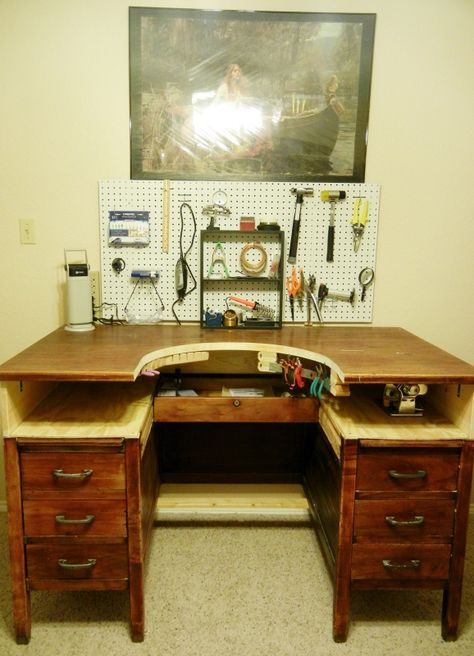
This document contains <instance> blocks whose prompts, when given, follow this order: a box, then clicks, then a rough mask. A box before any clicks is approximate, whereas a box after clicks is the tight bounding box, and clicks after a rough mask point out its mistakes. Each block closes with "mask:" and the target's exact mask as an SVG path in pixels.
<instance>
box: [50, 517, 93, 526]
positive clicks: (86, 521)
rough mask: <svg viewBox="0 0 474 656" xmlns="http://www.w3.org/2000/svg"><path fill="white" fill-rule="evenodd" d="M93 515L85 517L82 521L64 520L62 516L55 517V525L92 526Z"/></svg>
mask: <svg viewBox="0 0 474 656" xmlns="http://www.w3.org/2000/svg"><path fill="white" fill-rule="evenodd" d="M94 519H95V515H86V516H85V517H84V518H83V519H66V517H65V516H64V515H56V524H92V522H93V521H94Z"/></svg>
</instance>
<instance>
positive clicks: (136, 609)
mask: <svg viewBox="0 0 474 656" xmlns="http://www.w3.org/2000/svg"><path fill="white" fill-rule="evenodd" d="M125 467H126V476H127V531H128V586H129V602H130V632H131V638H132V641H133V642H142V641H143V639H144V633H145V617H144V616H145V606H144V580H143V577H144V571H143V570H144V551H145V548H144V544H143V532H142V524H141V496H140V440H138V439H129V440H126V442H125Z"/></svg>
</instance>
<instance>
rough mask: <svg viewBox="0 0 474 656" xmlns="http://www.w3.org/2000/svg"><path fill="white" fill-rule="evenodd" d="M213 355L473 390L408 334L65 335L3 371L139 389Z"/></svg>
mask: <svg viewBox="0 0 474 656" xmlns="http://www.w3.org/2000/svg"><path fill="white" fill-rule="evenodd" d="M213 351H255V352H256V354H257V353H258V352H259V351H272V352H277V353H281V354H288V355H293V356H298V357H300V358H303V359H308V360H312V361H319V362H322V363H323V364H327V365H328V366H329V367H330V368H331V369H332V370H333V371H334V372H335V373H336V374H337V375H338V376H339V378H340V379H341V381H343V382H344V383H348V384H349V383H371V382H385V383H389V382H399V383H400V382H410V381H417V382H425V383H443V382H446V383H448V382H451V383H474V367H473V366H472V365H470V364H468V363H466V362H463V361H462V360H460V359H458V358H456V357H454V356H452V355H450V354H449V353H447V352H445V351H443V350H442V349H439V348H437V347H436V346H434V345H432V344H430V343H429V342H426V341H425V340H423V339H420V338H419V337H416V336H415V335H413V334H411V333H409V332H407V331H405V330H403V329H402V328H389V327H374V326H314V327H305V326H284V327H283V328H282V329H281V330H239V329H231V328H230V329H222V330H209V329H203V328H200V327H199V326H196V325H186V326H176V325H174V324H172V325H164V324H163V325H161V324H160V325H159V326H98V327H97V328H96V330H94V331H91V332H88V333H83V334H79V333H78V334H76V333H72V332H67V331H65V330H64V329H62V328H59V329H58V330H56V331H54V332H52V333H51V334H49V335H47V336H46V337H44V338H43V339H41V340H40V341H38V342H37V343H35V344H33V345H32V346H30V347H29V348H27V349H25V350H24V351H22V352H21V353H19V354H18V355H16V356H14V357H13V358H11V359H10V360H8V361H7V362H5V363H4V364H3V365H1V366H0V380H90V381H93V380H108V381H133V380H135V378H136V377H137V376H138V375H139V374H140V372H141V370H142V368H143V367H145V366H146V365H147V363H148V362H152V361H154V360H157V359H159V358H166V357H168V356H172V355H174V356H177V355H179V354H183V361H184V362H186V360H187V359H190V356H187V355H186V354H190V353H196V352H211V353H212V352H213ZM191 357H192V356H191ZM255 357H257V355H256V356H255ZM176 362H179V358H178V359H177V360H176Z"/></svg>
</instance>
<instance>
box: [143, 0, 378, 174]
mask: <svg viewBox="0 0 474 656" xmlns="http://www.w3.org/2000/svg"><path fill="white" fill-rule="evenodd" d="M371 18H372V19H373V17H371V15H370V14H364V15H357V14H302V13H298V14H289V13H281V12H279V13H274V12H238V11H220V12H210V11H200V10H199V11H198V10H181V9H179V10H178V9H176V10H174V9H159V8H148V9H147V8H131V9H130V90H131V159H132V167H131V168H132V178H135V179H159V178H167V179H227V180H232V179H236V180H296V179H298V180H308V181H310V180H314V181H325V180H334V181H336V180H338V181H346V182H356V181H363V179H364V172H365V154H366V153H365V149H366V144H365V134H366V130H367V120H368V105H369V90H370V75H371V58H372V40H373V28H374V23H373V20H370V19H371Z"/></svg>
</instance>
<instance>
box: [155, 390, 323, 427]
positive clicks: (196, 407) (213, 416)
mask: <svg viewBox="0 0 474 656" xmlns="http://www.w3.org/2000/svg"><path fill="white" fill-rule="evenodd" d="M154 413H155V421H158V422H180V421H183V422H186V421H187V422H201V421H202V422H282V423H288V422H290V423H295V422H301V423H308V422H311V423H312V422H316V421H317V420H318V403H317V401H315V400H314V399H310V398H295V397H263V398H259V397H222V398H216V397H191V398H184V397H166V396H157V397H156V398H155V401H154Z"/></svg>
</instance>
